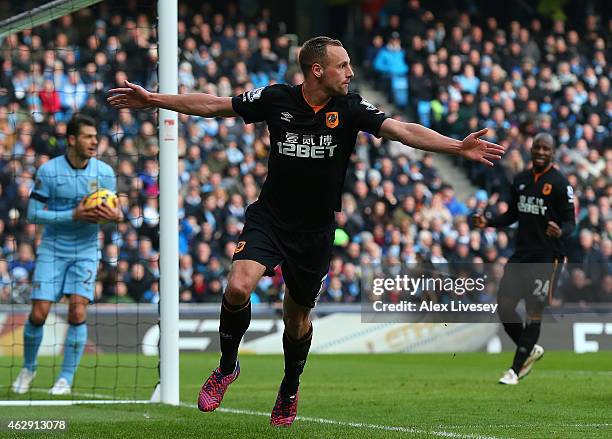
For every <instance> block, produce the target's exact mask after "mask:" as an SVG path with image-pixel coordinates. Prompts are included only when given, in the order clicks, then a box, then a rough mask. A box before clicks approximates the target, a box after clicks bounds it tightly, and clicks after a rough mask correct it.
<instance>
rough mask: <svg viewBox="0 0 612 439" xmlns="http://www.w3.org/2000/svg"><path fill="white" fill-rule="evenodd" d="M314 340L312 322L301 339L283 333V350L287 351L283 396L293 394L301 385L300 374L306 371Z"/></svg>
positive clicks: (282, 385) (282, 387) (282, 386)
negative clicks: (305, 367) (307, 359)
mask: <svg viewBox="0 0 612 439" xmlns="http://www.w3.org/2000/svg"><path fill="white" fill-rule="evenodd" d="M311 341H312V324H311V325H310V330H309V331H308V333H307V334H306V335H305V336H304V337H302V338H300V339H299V340H293V339H292V338H291V337H289V335H288V334H287V330H285V332H284V333H283V350H284V351H285V377H284V378H283V382H282V383H281V390H280V391H281V394H282V395H283V396H287V397H288V396H293V395H295V393H296V392H297V389H298V386H299V385H300V375H301V374H302V372H303V371H304V366H305V365H306V358H307V357H308V351H309V350H310V342H311Z"/></svg>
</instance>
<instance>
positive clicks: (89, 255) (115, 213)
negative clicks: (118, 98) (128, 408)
mask: <svg viewBox="0 0 612 439" xmlns="http://www.w3.org/2000/svg"><path fill="white" fill-rule="evenodd" d="M67 140H68V148H67V152H66V154H65V155H62V156H58V157H56V158H54V159H52V160H49V161H48V162H46V163H44V164H43V165H42V166H40V168H39V169H38V171H37V173H36V181H35V186H34V189H33V190H32V193H31V194H30V202H29V204H28V221H30V222H31V223H35V224H44V225H45V229H44V233H43V236H42V241H41V243H40V246H39V247H38V251H37V259H36V268H35V270H34V277H33V281H32V296H31V299H32V309H31V311H30V315H29V318H28V321H27V322H26V324H25V328H24V332H23V345H24V363H23V368H22V369H21V371H20V373H19V375H18V376H17V379H16V380H15V382H14V383H13V391H14V392H15V393H19V394H21V393H26V392H27V391H28V390H29V389H30V386H31V384H32V380H33V379H34V377H35V376H36V366H37V362H36V357H37V354H38V349H39V347H40V343H41V341H42V338H43V325H44V324H45V320H46V318H47V315H48V314H49V309H50V308H51V304H52V303H53V302H57V301H58V300H60V299H61V298H62V297H63V296H67V297H68V304H69V306H68V331H67V334H66V340H65V342H64V362H63V365H62V369H61V371H60V374H59V377H58V378H57V380H56V382H55V384H54V386H53V387H52V388H51V390H50V391H49V393H50V394H51V395H69V394H70V393H71V389H72V382H73V379H74V373H75V371H76V368H77V366H78V365H79V361H80V359H81V355H82V354H83V350H84V348H85V344H86V342H87V324H86V318H87V305H88V304H89V303H91V302H93V299H94V288H95V283H96V273H97V267H98V260H99V248H98V225H97V223H98V222H100V221H120V220H121V219H122V217H123V215H122V214H121V211H120V210H119V209H118V208H112V207H110V206H109V205H108V204H105V203H103V204H101V205H98V206H95V207H85V199H86V198H87V195H88V194H90V193H92V192H95V191H96V190H98V189H101V188H105V189H109V190H112V191H113V192H114V191H115V173H114V171H113V169H112V168H111V167H110V166H109V165H107V164H106V163H104V162H102V161H100V160H98V159H96V158H95V156H96V152H97V145H98V139H97V131H96V124H95V122H94V120H93V119H91V118H89V117H86V116H82V115H75V116H73V117H72V119H71V120H70V122H69V123H68V128H67Z"/></svg>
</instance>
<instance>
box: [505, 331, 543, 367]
mask: <svg viewBox="0 0 612 439" xmlns="http://www.w3.org/2000/svg"><path fill="white" fill-rule="evenodd" d="M541 327H542V322H540V321H539V320H534V321H530V322H527V324H526V325H525V328H524V329H523V333H522V334H521V339H520V341H519V343H518V347H517V349H516V353H515V354H514V362H513V363H512V369H513V370H514V371H515V372H516V374H517V375H518V373H519V372H520V370H521V367H523V364H524V363H525V360H526V359H527V357H529V355H530V354H531V350H532V349H533V347H534V345H535V344H536V342H537V341H538V338H540V328H541Z"/></svg>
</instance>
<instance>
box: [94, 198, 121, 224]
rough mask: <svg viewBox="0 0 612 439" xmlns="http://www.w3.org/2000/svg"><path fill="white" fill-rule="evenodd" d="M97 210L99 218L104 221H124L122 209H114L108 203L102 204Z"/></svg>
mask: <svg viewBox="0 0 612 439" xmlns="http://www.w3.org/2000/svg"><path fill="white" fill-rule="evenodd" d="M97 209H98V211H97V213H98V217H99V219H100V220H102V221H112V222H114V223H118V222H120V221H121V220H122V219H123V214H122V213H121V209H119V208H118V207H115V208H113V207H110V206H109V205H108V204H106V203H102V204H99V205H98V206H97Z"/></svg>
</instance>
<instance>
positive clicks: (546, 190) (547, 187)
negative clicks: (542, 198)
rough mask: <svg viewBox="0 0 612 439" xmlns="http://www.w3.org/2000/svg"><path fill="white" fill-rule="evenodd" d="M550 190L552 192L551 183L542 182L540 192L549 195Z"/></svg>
mask: <svg viewBox="0 0 612 439" xmlns="http://www.w3.org/2000/svg"><path fill="white" fill-rule="evenodd" d="M551 192H552V184H550V183H544V186H543V187H542V194H544V195H550V193H551Z"/></svg>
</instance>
